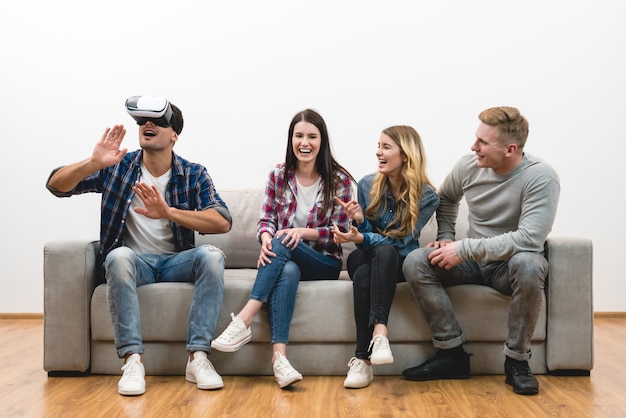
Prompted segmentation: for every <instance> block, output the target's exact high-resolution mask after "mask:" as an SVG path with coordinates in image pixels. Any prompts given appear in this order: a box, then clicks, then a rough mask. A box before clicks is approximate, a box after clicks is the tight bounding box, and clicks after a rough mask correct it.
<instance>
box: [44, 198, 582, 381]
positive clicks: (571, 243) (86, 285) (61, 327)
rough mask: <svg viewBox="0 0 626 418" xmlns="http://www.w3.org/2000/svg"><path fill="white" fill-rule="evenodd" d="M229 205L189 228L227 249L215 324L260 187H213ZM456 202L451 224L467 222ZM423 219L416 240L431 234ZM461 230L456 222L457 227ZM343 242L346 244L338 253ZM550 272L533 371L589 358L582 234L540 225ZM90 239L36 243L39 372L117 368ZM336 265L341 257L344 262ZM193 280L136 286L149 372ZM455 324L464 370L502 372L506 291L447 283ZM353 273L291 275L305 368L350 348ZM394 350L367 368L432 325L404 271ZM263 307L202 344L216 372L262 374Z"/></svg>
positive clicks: (228, 296)
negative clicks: (40, 273) (325, 277)
mask: <svg viewBox="0 0 626 418" xmlns="http://www.w3.org/2000/svg"><path fill="white" fill-rule="evenodd" d="M219 193H220V195H221V196H222V198H223V199H224V200H225V202H226V203H227V205H228V206H229V209H230V210H231V213H232V215H233V220H234V223H233V228H232V230H231V231H230V232H229V233H227V234H222V235H205V236H198V238H197V244H203V243H211V244H213V245H216V246H218V247H220V248H221V249H222V250H223V251H224V253H225V255H226V271H225V280H224V281H225V295H224V302H223V306H222V310H221V314H220V318H219V322H218V327H217V330H218V331H217V332H221V331H222V330H223V329H224V328H225V327H226V326H227V325H228V323H229V321H230V313H231V312H235V313H236V312H237V311H238V310H239V309H240V308H241V307H242V306H243V305H244V303H245V302H246V300H247V298H248V295H249V292H250V289H251V288H252V284H253V282H254V278H255V275H256V270H255V266H256V261H257V257H258V254H259V244H258V243H257V241H256V239H255V234H256V224H257V220H258V216H259V213H260V212H259V210H260V207H261V203H262V199H263V191H262V190H257V189H237V190H220V191H219ZM465 218H466V207H465V206H464V205H462V206H461V212H460V216H459V221H458V224H457V226H458V230H459V231H464V230H465V229H466V226H467V221H466V219H465ZM435 235H436V223H435V222H434V219H433V220H431V222H430V223H429V224H428V225H427V226H426V227H425V228H424V230H423V232H422V238H421V241H422V243H426V242H429V241H431V240H433V239H434V238H435ZM460 237H462V234H459V236H458V237H457V238H460ZM351 248H353V247H347V248H345V251H344V252H345V254H344V258H345V256H347V254H348V253H349V252H350V250H351ZM546 250H547V256H548V259H549V263H550V273H549V278H548V281H547V286H546V291H545V303H544V306H543V308H542V311H541V315H540V318H539V322H538V326H537V329H536V330H535V334H534V337H533V343H532V350H533V356H532V358H531V361H530V365H531V368H532V370H533V372H535V373H536V374H546V373H552V374H582V375H587V374H589V372H590V370H591V369H592V367H593V306H592V243H591V241H590V240H588V239H585V238H578V237H558V236H550V238H549V239H548V242H547V243H546ZM96 252H97V242H96V241H91V242H89V241H68V240H58V241H52V242H47V243H46V244H45V248H44V369H45V370H46V371H47V372H49V374H50V375H65V374H82V373H94V374H120V373H121V372H120V367H121V366H122V362H121V360H119V359H118V358H117V355H116V352H115V348H114V344H113V329H112V326H111V316H110V313H109V309H108V305H107V300H106V284H104V283H103V281H102V278H101V277H100V276H99V275H98V274H97V273H96ZM344 265H345V263H344ZM192 286H193V285H192V284H186V283H157V284H152V285H146V286H142V287H140V288H139V290H138V293H139V299H140V306H141V324H142V335H143V337H144V342H145V355H144V363H145V367H146V373H147V374H150V375H180V374H183V372H184V370H185V364H186V358H187V354H186V352H185V335H186V326H187V316H188V311H189V306H190V301H191V296H192V290H193V287H192ZM448 292H449V294H450V297H451V299H452V302H453V304H454V308H455V311H456V314H457V316H458V319H459V322H460V324H461V326H462V327H463V329H464V332H465V335H466V338H467V343H466V345H465V347H466V350H467V351H468V352H471V353H473V356H472V357H471V371H472V373H473V374H502V373H503V363H504V355H503V354H502V346H503V342H504V340H505V339H506V336H507V327H506V323H507V315H508V314H507V308H508V302H509V298H508V297H506V296H503V295H501V294H499V293H498V292H497V291H495V290H493V289H491V288H488V287H484V286H476V285H463V286H456V287H452V288H449V289H448ZM352 307H353V301H352V282H351V281H350V280H349V278H348V275H347V273H346V272H345V271H343V272H342V273H341V277H340V280H337V281H312V282H302V283H301V284H300V286H299V288H298V294H297V300H296V310H295V313H294V317H293V322H292V326H291V333H290V336H289V340H290V343H289V346H288V348H287V354H288V357H289V360H290V361H291V363H292V364H293V365H294V367H296V368H297V369H298V370H299V371H300V372H301V373H303V374H304V375H343V374H345V373H346V372H347V370H348V367H347V363H348V360H349V359H350V358H351V357H352V356H353V354H354V347H355V338H356V337H355V326H354V317H353V310H352ZM389 340H390V342H391V349H392V351H393V355H394V359H395V362H394V363H393V364H390V365H385V366H374V373H375V374H377V375H397V374H400V373H401V372H402V370H403V369H405V368H407V367H411V366H414V365H416V364H418V363H420V362H422V361H423V360H425V359H427V358H428V357H430V356H431V355H432V354H433V353H434V349H433V347H432V344H431V335H430V332H429V330H428V327H427V325H426V322H425V320H424V319H423V317H422V315H421V313H420V311H419V309H418V307H417V306H416V305H415V303H414V302H413V300H412V298H411V294H410V291H409V288H408V285H407V284H406V283H401V284H399V285H398V287H397V291H396V296H395V300H394V304H393V306H392V310H391V315H390V318H389ZM269 341H270V335H269V327H268V322H267V314H266V312H265V310H262V311H261V314H260V315H258V316H257V318H256V319H255V321H254V323H253V324H252V341H251V342H250V343H248V344H247V345H245V346H244V347H242V348H241V349H240V350H239V351H238V352H235V353H221V352H217V351H215V350H214V351H213V353H212V354H211V356H210V359H211V361H212V362H213V364H214V365H215V367H216V369H217V370H218V372H219V373H220V374H222V375H271V374H272V369H271V366H270V358H271V354H272V353H271V344H269Z"/></svg>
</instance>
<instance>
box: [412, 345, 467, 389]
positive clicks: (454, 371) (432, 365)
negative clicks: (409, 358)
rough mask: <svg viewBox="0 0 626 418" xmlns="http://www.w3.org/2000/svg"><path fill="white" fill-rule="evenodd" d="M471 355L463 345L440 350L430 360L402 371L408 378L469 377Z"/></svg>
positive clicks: (423, 379) (417, 379)
mask: <svg viewBox="0 0 626 418" xmlns="http://www.w3.org/2000/svg"><path fill="white" fill-rule="evenodd" d="M469 358H470V355H469V354H467V353H466V352H465V350H463V347H462V346H459V347H455V348H452V349H449V350H439V351H437V353H436V354H435V356H434V357H432V358H431V359H430V360H426V361H425V362H424V363H422V364H420V365H419V366H416V367H411V368H410V369H406V370H405V371H403V372H402V376H404V378H405V379H406V380H414V381H425V380H439V379H469V377H470V360H469Z"/></svg>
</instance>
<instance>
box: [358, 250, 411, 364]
mask: <svg viewBox="0 0 626 418" xmlns="http://www.w3.org/2000/svg"><path fill="white" fill-rule="evenodd" d="M403 261H404V258H402V259H400V257H399V256H398V252H397V251H396V249H395V247H392V246H391V245H378V246H375V247H370V248H368V249H366V250H361V249H356V250H355V251H353V252H352V253H350V255H349V256H348V274H349V275H350V278H351V279H352V288H353V291H354V319H355V321H356V352H355V356H356V358H358V359H362V360H365V359H368V358H369V356H370V353H369V344H370V340H371V339H372V332H373V331H374V325H375V324H384V325H387V322H388V320H389V310H390V309H391V303H392V302H393V297H394V296H395V292H396V284H397V283H398V282H403V281H405V279H404V275H403V274H402V268H401V267H402V262H403Z"/></svg>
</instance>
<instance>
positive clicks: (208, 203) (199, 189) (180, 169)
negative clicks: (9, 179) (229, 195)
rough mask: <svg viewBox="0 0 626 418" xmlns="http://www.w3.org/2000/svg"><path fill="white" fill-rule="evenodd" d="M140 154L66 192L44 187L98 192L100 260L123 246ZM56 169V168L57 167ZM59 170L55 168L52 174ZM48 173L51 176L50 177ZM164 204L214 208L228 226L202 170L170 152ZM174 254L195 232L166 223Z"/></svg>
mask: <svg viewBox="0 0 626 418" xmlns="http://www.w3.org/2000/svg"><path fill="white" fill-rule="evenodd" d="M141 158H142V151H141V150H137V151H134V152H129V153H127V154H126V155H125V156H124V158H123V159H122V161H120V162H119V163H118V164H116V165H114V166H111V167H107V168H103V169H102V170H99V171H96V172H95V173H93V174H90V175H89V176H87V177H85V178H84V179H82V180H81V181H80V183H78V185H76V187H75V188H74V189H73V190H71V191H69V192H60V191H58V190H55V189H52V188H50V187H48V190H50V191H51V192H52V194H54V195H55V196H58V197H69V196H72V195H76V194H82V193H102V201H101V208H100V209H101V217H100V249H99V253H100V256H101V259H102V260H104V257H105V256H106V255H107V254H108V253H109V251H111V250H112V249H114V248H117V247H120V246H122V245H124V242H123V239H122V234H123V232H124V227H125V220H126V216H127V214H128V210H129V208H130V203H131V201H132V199H133V196H134V194H135V192H133V190H132V187H133V185H134V184H135V182H136V181H139V180H140V177H141ZM59 168H60V167H59ZM59 168H57V169H55V170H54V171H53V172H52V174H54V173H55V172H56V171H57V170H59ZM52 174H51V176H52ZM165 201H166V202H167V204H168V205H169V206H171V207H174V208H177V209H183V210H206V209H210V208H212V209H215V210H217V211H218V212H219V213H220V214H221V215H222V216H224V218H226V219H228V221H229V222H231V223H232V218H231V216H230V213H229V211H228V208H227V207H226V204H225V203H224V201H223V200H222V199H221V198H220V196H219V195H218V193H217V191H216V190H215V186H214V185H213V180H212V179H211V177H210V176H209V173H208V172H207V170H206V168H205V167H204V166H202V165H200V164H196V163H191V162H189V161H187V160H185V159H183V158H181V157H179V156H178V155H176V154H175V153H174V152H172V177H171V179H170V181H169V183H168V184H167V188H166V191H165ZM170 227H171V228H172V232H173V234H174V243H175V245H176V251H183V250H187V249H190V248H193V247H194V246H195V232H194V231H193V230H191V229H188V228H185V227H183V226H180V225H178V224H175V223H172V222H170Z"/></svg>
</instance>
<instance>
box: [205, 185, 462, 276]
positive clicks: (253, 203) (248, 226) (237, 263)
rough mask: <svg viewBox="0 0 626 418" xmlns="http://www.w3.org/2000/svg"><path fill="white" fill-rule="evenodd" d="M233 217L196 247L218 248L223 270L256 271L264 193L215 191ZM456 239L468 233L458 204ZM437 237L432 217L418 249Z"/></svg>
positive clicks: (350, 245) (345, 249) (244, 189)
mask: <svg viewBox="0 0 626 418" xmlns="http://www.w3.org/2000/svg"><path fill="white" fill-rule="evenodd" d="M218 193H219V195H220V197H221V198H222V199H223V200H224V202H226V205H227V206H228V209H229V210H230V214H231V215H232V217H233V226H232V228H231V230H230V231H229V232H228V233H226V234H209V235H201V234H196V245H202V244H211V245H214V246H216V247H218V248H220V249H221V250H222V251H223V252H224V255H225V256H226V260H225V262H226V268H256V263H257V260H258V258H259V251H260V246H259V243H258V241H257V240H256V232H257V224H258V221H259V217H260V215H261V205H262V204H263V198H264V190H263V189H261V188H257V189H253V188H250V189H246V188H241V189H218ZM457 231H459V232H457V239H460V238H464V237H465V236H466V231H467V206H466V204H465V201H462V202H461V207H460V208H459V216H458V219H457ZM436 237H437V222H436V219H435V216H433V217H432V218H431V220H430V222H428V224H426V226H425V227H424V228H423V229H422V233H421V236H420V245H422V246H424V245H426V244H427V243H429V242H432V241H434V240H435V238H436ZM343 247H344V251H343V253H344V267H345V259H346V257H347V255H348V254H349V253H350V252H351V251H352V250H353V249H354V245H352V244H348V245H344V246H343Z"/></svg>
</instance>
